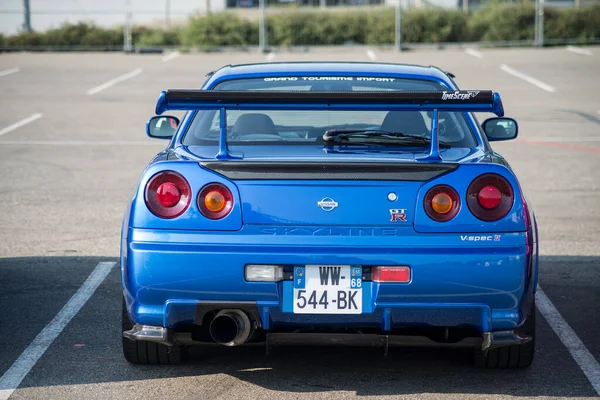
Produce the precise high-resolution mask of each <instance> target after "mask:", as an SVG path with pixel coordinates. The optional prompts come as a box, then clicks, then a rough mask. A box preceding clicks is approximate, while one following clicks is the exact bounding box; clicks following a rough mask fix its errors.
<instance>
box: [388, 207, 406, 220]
mask: <svg viewBox="0 0 600 400" xmlns="http://www.w3.org/2000/svg"><path fill="white" fill-rule="evenodd" d="M390 216H391V220H390V222H406V208H392V209H390Z"/></svg>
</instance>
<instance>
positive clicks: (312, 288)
mask: <svg viewBox="0 0 600 400" xmlns="http://www.w3.org/2000/svg"><path fill="white" fill-rule="evenodd" d="M293 301H294V314H361V313H362V267H352V266H350V265H306V266H302V267H294V299H293Z"/></svg>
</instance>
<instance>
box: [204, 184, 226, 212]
mask: <svg viewBox="0 0 600 400" xmlns="http://www.w3.org/2000/svg"><path fill="white" fill-rule="evenodd" d="M226 204H227V202H226V201H225V196H223V195H222V194H221V193H220V192H217V191H216V190H213V191H211V192H208V193H207V194H206V196H205V197H204V206H206V209H207V210H208V211H210V212H214V213H216V212H219V211H221V210H222V209H224V208H225V205H226Z"/></svg>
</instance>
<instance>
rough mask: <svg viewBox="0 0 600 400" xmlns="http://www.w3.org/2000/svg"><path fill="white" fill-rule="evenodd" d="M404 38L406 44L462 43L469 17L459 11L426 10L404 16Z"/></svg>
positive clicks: (415, 11)
mask: <svg viewBox="0 0 600 400" xmlns="http://www.w3.org/2000/svg"><path fill="white" fill-rule="evenodd" d="M403 16H404V18H403V20H402V36H403V40H404V41H406V42H418V43H421V42H427V43H443V42H460V41H465V40H466V39H467V37H468V33H467V28H466V24H467V17H468V16H467V15H465V14H463V13H462V12H461V11H458V10H443V9H439V8H424V9H419V10H412V11H409V12H405V13H404V14H403Z"/></svg>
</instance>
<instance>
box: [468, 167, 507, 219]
mask: <svg viewBox="0 0 600 400" xmlns="http://www.w3.org/2000/svg"><path fill="white" fill-rule="evenodd" d="M513 203H514V192H513V189H512V186H511V185H510V183H509V182H508V181H507V180H506V179H505V178H504V177H502V176H500V175H497V174H485V175H481V176H478V177H477V178H475V180H473V182H471V184H470V185H469V188H468V189H467V205H468V206H469V210H471V212H472V213H473V215H474V216H476V217H477V218H479V219H480V220H482V221H487V222H492V221H498V220H499V219H501V218H504V217H505V216H506V214H508V212H509V211H510V209H511V208H512V206H513Z"/></svg>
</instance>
